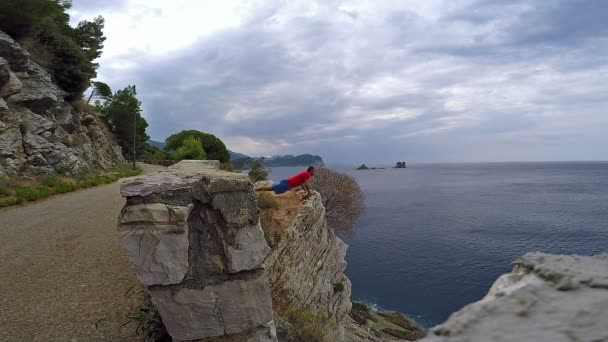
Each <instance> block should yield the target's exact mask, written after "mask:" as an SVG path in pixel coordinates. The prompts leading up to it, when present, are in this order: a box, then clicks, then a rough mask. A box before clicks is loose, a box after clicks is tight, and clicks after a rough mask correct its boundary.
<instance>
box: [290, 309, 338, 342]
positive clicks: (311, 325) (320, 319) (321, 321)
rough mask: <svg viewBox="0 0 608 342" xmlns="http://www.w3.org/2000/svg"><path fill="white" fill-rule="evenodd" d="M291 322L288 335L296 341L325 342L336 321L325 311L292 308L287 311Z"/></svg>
mask: <svg viewBox="0 0 608 342" xmlns="http://www.w3.org/2000/svg"><path fill="white" fill-rule="evenodd" d="M287 322H288V323H289V324H290V327H289V331H288V335H289V337H290V338H291V339H290V341H295V342H325V341H326V336H327V333H328V331H329V329H330V328H332V327H335V324H334V322H333V321H332V320H331V319H330V318H329V317H327V315H326V314H325V313H324V312H318V313H314V312H312V311H309V310H304V309H299V310H291V311H289V312H288V313H287Z"/></svg>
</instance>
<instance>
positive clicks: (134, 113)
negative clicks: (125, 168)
mask: <svg viewBox="0 0 608 342" xmlns="http://www.w3.org/2000/svg"><path fill="white" fill-rule="evenodd" d="M136 138H137V111H134V112H133V170H135V157H136V154H135V146H136V144H135V141H136Z"/></svg>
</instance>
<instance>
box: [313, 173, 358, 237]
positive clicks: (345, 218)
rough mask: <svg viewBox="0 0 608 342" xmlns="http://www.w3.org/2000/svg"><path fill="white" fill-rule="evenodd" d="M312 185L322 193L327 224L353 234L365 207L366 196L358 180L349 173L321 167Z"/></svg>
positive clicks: (343, 232)
mask: <svg viewBox="0 0 608 342" xmlns="http://www.w3.org/2000/svg"><path fill="white" fill-rule="evenodd" d="M310 185H311V187H312V188H313V189H314V190H315V191H318V192H319V193H320V194H321V198H322V203H323V205H324V206H325V210H326V218H327V224H328V225H329V226H330V227H332V228H334V229H336V230H337V231H339V232H340V233H341V234H346V235H348V234H351V233H352V232H353V228H354V226H355V222H356V221H357V220H358V219H359V216H361V214H362V213H363V210H364V209H365V196H364V195H363V191H362V190H361V187H359V184H358V183H357V181H356V180H355V179H354V178H353V177H351V176H349V175H347V174H344V173H340V172H336V171H333V170H331V169H328V168H325V167H319V168H316V170H315V175H314V177H312V178H311V180H310Z"/></svg>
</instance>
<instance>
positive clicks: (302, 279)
mask: <svg viewBox="0 0 608 342" xmlns="http://www.w3.org/2000/svg"><path fill="white" fill-rule="evenodd" d="M347 247H348V245H346V244H345V243H344V242H343V241H342V240H341V239H340V238H338V237H337V236H336V235H335V234H334V231H333V229H331V228H329V227H328V226H327V222H326V220H325V207H323V204H322V203H321V196H320V195H319V194H318V193H316V192H314V195H313V196H312V197H311V198H309V199H307V200H305V201H304V203H303V205H302V207H301V208H300V210H299V212H298V214H297V216H296V218H295V219H294V221H293V222H292V223H291V225H289V227H287V228H286V229H285V232H284V233H283V236H282V237H281V239H280V241H278V242H275V244H274V246H273V247H272V251H271V252H270V254H268V257H267V258H266V260H265V261H264V265H265V267H266V268H267V270H268V274H269V278H270V284H271V287H272V294H273V305H274V308H275V311H277V312H279V313H281V312H282V311H283V312H284V311H287V310H290V309H298V308H303V309H307V310H310V311H312V312H320V311H322V312H325V313H326V314H327V315H328V316H329V317H330V318H332V319H333V320H334V321H335V322H336V323H337V324H336V327H335V331H333V332H331V333H330V335H331V336H328V339H329V340H330V341H344V324H345V323H346V322H347V318H348V314H349V312H350V308H351V302H350V295H351V283H350V280H349V279H348V278H347V277H346V275H345V274H344V270H345V269H346V261H345V256H346V249H347Z"/></svg>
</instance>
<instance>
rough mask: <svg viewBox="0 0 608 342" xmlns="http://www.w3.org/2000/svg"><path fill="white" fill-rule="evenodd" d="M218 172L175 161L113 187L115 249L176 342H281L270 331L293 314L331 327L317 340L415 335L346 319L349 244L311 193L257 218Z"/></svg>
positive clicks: (230, 176)
mask: <svg viewBox="0 0 608 342" xmlns="http://www.w3.org/2000/svg"><path fill="white" fill-rule="evenodd" d="M218 165H219V164H218V163H217V162H216V161H182V162H180V163H177V164H175V165H173V166H171V167H169V168H168V169H167V170H166V171H164V172H160V173H158V174H156V175H150V176H144V177H138V178H134V179H130V180H127V181H126V182H125V183H124V184H123V186H122V188H121V193H122V195H123V196H124V197H125V198H126V200H127V202H126V204H125V207H124V208H123V210H122V212H121V215H120V218H119V223H118V231H119V232H120V236H121V241H122V245H123V247H124V249H125V251H126V253H127V255H128V256H129V259H130V261H131V264H132V265H133V268H134V271H135V274H136V275H137V277H138V279H139V280H140V281H141V282H142V283H143V284H144V285H146V286H147V287H148V289H149V290H150V292H151V296H152V300H153V303H154V305H155V306H156V307H157V308H158V310H159V312H160V314H161V317H162V320H163V322H164V324H165V326H166V328H167V330H168V332H169V333H170V334H171V335H172V336H173V337H174V338H175V339H177V340H195V341H206V342H210V341H227V342H244V341H248V342H257V341H288V339H287V336H285V335H281V334H279V335H278V336H277V333H276V329H275V323H279V327H280V328H281V329H279V332H285V331H287V330H289V323H286V322H285V320H284V317H285V316H286V314H287V313H288V312H290V311H294V310H306V311H307V312H311V313H323V314H324V315H326V316H327V317H328V318H329V320H331V322H332V324H331V327H330V328H329V329H327V331H326V333H325V335H324V338H325V339H324V341H332V342H333V341H370V342H372V341H385V340H392V341H397V340H398V339H397V338H395V336H396V335H395V333H397V334H398V335H397V336H420V333H421V330H420V329H419V328H417V327H415V326H410V322H408V321H407V320H406V319H405V318H404V317H403V316H401V315H400V314H397V313H393V314H386V315H379V314H374V313H369V315H368V318H370V321H371V320H373V321H374V326H375V327H382V328H381V329H376V328H375V327H373V328H371V329H364V328H365V327H366V322H365V321H361V320H359V322H355V321H354V320H353V319H352V318H351V315H350V313H351V301H350V294H351V285H350V281H349V280H348V278H347V277H346V276H345V274H344V270H345V268H346V262H345V260H344V257H345V255H346V249H347V245H346V244H345V243H344V242H343V241H342V240H340V239H339V238H338V237H337V236H336V235H335V234H334V232H333V230H332V229H331V228H329V227H328V226H327V222H326V220H325V208H324V207H323V205H322V203H321V200H320V196H319V195H318V194H316V193H315V195H314V196H312V197H311V198H309V199H307V200H305V201H302V200H301V199H300V197H299V196H298V195H297V194H295V193H289V194H285V195H283V196H280V201H281V203H280V205H279V206H278V208H276V209H273V210H263V211H260V209H259V205H258V197H257V196H256V195H255V194H254V191H253V186H252V184H251V182H250V181H249V178H248V177H247V176H246V175H244V174H240V173H231V172H225V171H220V170H219V169H218ZM260 217H262V219H261V220H260ZM383 322H384V323H383ZM404 325H405V328H404ZM383 329H384V330H386V329H390V331H389V332H391V333H392V334H391V333H388V334H387V333H386V332H385V331H382V330H383ZM364 330H365V331H364ZM363 331H364V332H363ZM412 331H414V335H411V334H409V333H411V332H412ZM408 334H409V335H408ZM416 334H417V335H416Z"/></svg>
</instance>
